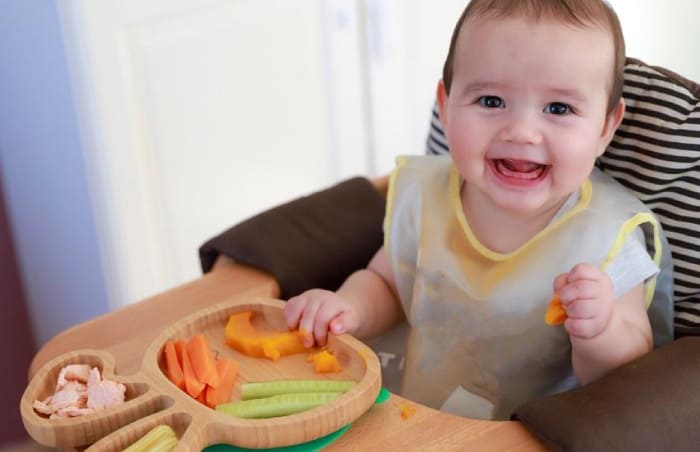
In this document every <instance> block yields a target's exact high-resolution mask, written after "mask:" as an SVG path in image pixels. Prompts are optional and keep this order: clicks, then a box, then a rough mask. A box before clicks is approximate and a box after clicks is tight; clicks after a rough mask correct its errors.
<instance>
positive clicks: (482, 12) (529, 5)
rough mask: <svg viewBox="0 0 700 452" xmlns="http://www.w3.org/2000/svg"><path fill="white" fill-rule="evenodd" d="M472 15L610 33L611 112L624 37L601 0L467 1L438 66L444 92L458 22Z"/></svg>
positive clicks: (618, 92) (619, 89)
mask: <svg viewBox="0 0 700 452" xmlns="http://www.w3.org/2000/svg"><path fill="white" fill-rule="evenodd" d="M475 17H482V18H493V19H503V18H508V17H524V18H528V19H532V20H536V21H538V20H540V19H543V18H545V19H553V20H558V21H562V22H564V23H567V24H571V25H574V26H578V27H588V26H591V25H598V26H601V27H603V28H604V29H607V30H608V31H610V33H611V34H612V36H613V45H614V52H615V63H614V65H613V68H612V71H613V72H612V84H611V89H610V96H609V98H608V108H607V113H608V114H609V113H611V112H612V111H613V109H614V108H615V107H616V106H617V104H618V102H619V101H620V97H621V96H622V84H623V79H624V68H625V39H624V37H623V35H622V27H621V26H620V20H619V19H618V17H617V14H615V11H613V9H612V8H611V7H610V5H608V3H607V2H605V0H471V2H469V4H468V5H467V7H466V8H465V9H464V11H463V12H462V15H461V16H460V18H459V20H458V21H457V24H456V25H455V29H454V31H453V32H452V39H451V41H450V50H449V52H448V54H447V58H446V59H445V64H444V66H443V68H442V81H443V83H444V85H445V92H446V93H447V94H449V93H450V85H451V84H452V74H453V70H454V52H455V47H456V45H457V38H458V36H459V32H460V30H461V29H462V25H464V23H465V22H466V21H467V20H468V19H470V18H475Z"/></svg>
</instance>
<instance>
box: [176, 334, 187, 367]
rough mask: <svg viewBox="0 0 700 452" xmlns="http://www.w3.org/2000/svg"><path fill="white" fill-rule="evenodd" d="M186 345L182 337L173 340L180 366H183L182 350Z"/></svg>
mask: <svg viewBox="0 0 700 452" xmlns="http://www.w3.org/2000/svg"><path fill="white" fill-rule="evenodd" d="M186 346H187V342H185V341H184V340H182V339H178V340H177V341H175V352H176V353H177V362H178V363H180V368H181V369H182V367H183V366H184V364H183V362H182V351H183V350H184V349H185V347H186Z"/></svg>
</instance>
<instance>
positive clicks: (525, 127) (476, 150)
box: [438, 18, 614, 213]
mask: <svg viewBox="0 0 700 452" xmlns="http://www.w3.org/2000/svg"><path fill="white" fill-rule="evenodd" d="M613 60H614V50H613V42H612V36H611V34H610V33H609V32H607V31H606V30H603V29H600V28H597V27H586V28H581V27H573V26H570V25H566V24H563V23H558V22H554V21H546V20H542V21H540V22H533V21H529V20H525V19H518V18H510V19H475V20H470V21H467V22H466V23H465V24H464V25H463V26H462V30H461V32H460V35H459V38H458V41H457V47H456V50H455V59H454V68H453V74H454V75H453V79H452V85H451V89H450V93H449V96H446V97H442V96H440V95H439V96H438V98H439V101H440V102H439V104H440V111H441V115H440V116H441V120H442V121H443V127H444V129H445V133H446V134H447V139H448V142H449V145H450V152H451V154H452V158H453V160H454V162H455V164H456V166H457V168H458V169H459V171H460V173H461V174H462V176H463V177H464V179H465V181H466V183H467V186H468V190H470V191H473V190H476V191H477V192H478V193H480V195H482V196H479V198H481V199H485V200H486V202H491V203H492V204H493V205H494V207H496V208H498V209H503V210H508V211H513V212H520V213H532V212H537V211H542V212H544V211H547V210H550V209H552V208H555V207H556V206H558V205H559V204H560V203H561V201H562V200H563V199H564V198H565V197H566V196H568V195H569V194H570V193H571V192H573V191H575V190H576V189H578V188H579V186H580V185H581V183H582V182H583V181H584V180H585V179H586V177H587V176H588V175H589V173H590V172H591V170H592V168H593V165H594V162H595V159H596V157H597V156H598V155H599V154H601V153H602V152H603V150H604V149H605V147H606V146H607V144H608V142H609V140H610V137H611V136H612V133H613V132H614V130H610V129H614V127H613V126H612V122H613V121H611V120H609V115H606V107H607V102H608V92H609V90H610V86H611V84H612V67H613ZM441 97H442V99H441Z"/></svg>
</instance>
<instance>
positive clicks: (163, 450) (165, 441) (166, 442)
mask: <svg viewBox="0 0 700 452" xmlns="http://www.w3.org/2000/svg"><path fill="white" fill-rule="evenodd" d="M175 446H177V438H175V437H174V436H168V437H166V438H161V439H160V441H158V442H157V443H156V444H154V445H153V447H151V448H150V449H148V452H170V451H171V450H173V449H175Z"/></svg>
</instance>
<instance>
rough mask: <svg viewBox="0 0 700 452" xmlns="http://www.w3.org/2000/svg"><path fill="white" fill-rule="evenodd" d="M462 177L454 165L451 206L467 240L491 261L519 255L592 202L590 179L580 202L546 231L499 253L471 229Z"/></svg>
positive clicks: (451, 180)
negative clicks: (465, 208)
mask: <svg viewBox="0 0 700 452" xmlns="http://www.w3.org/2000/svg"><path fill="white" fill-rule="evenodd" d="M461 181H462V180H461V176H460V174H459V172H458V171H457V167H455V166H454V165H451V166H450V204H451V205H452V209H453V211H454V213H455V215H456V216H457V221H458V222H459V224H460V225H461V226H462V230H463V231H464V234H465V235H466V237H467V239H468V240H469V242H470V243H471V245H472V246H473V247H474V249H475V250H476V251H477V252H478V253H480V254H481V255H482V256H484V257H486V258H488V259H491V260H493V261H497V262H498V261H504V260H506V259H510V258H512V257H513V256H515V255H517V254H518V253H522V252H524V250H526V249H527V248H528V247H530V246H531V244H532V243H534V242H536V241H537V240H540V239H541V238H543V237H544V236H546V235H547V234H549V233H550V232H551V231H552V230H553V229H556V228H558V227H559V226H561V225H562V224H564V223H566V222H567V221H568V220H569V219H570V218H571V217H573V216H574V215H576V214H578V213H579V212H581V211H582V210H584V209H585V208H586V207H588V204H589V203H590V202H591V196H592V194H593V185H592V184H591V181H590V180H589V179H586V180H585V181H584V182H583V184H581V189H580V190H581V193H580V196H579V200H578V202H577V203H576V205H575V206H574V207H573V208H571V209H569V210H568V211H567V212H565V213H564V214H563V215H562V216H560V217H559V218H557V219H556V221H554V222H553V223H550V224H548V225H547V226H546V227H545V228H544V229H542V230H541V231H540V232H538V233H537V234H535V235H534V236H533V237H531V238H530V240H528V241H527V242H525V243H524V244H523V245H521V246H520V247H519V248H518V249H516V250H514V251H512V252H510V253H507V254H503V253H497V252H495V251H493V250H490V249H489V248H487V247H486V246H484V245H483V244H482V243H481V242H480V241H479V239H478V238H476V236H475V235H474V232H473V231H472V229H471V227H470V226H469V223H468V222H467V218H466V217H465V216H464V209H463V208H462V198H461V197H460V193H459V192H460V186H461Z"/></svg>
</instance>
